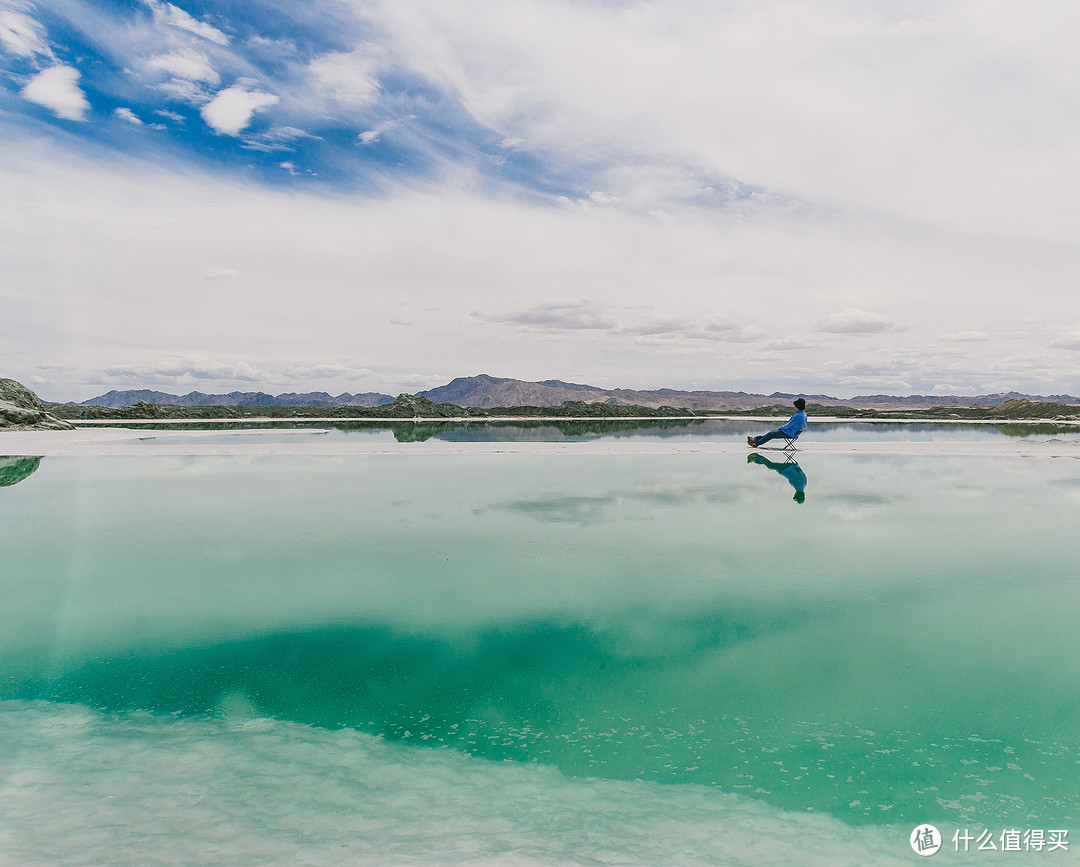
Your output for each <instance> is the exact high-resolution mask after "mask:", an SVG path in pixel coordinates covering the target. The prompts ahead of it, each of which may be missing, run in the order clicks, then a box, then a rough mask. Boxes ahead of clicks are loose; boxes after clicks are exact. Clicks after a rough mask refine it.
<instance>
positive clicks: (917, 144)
mask: <svg viewBox="0 0 1080 867" xmlns="http://www.w3.org/2000/svg"><path fill="white" fill-rule="evenodd" d="M355 8H358V9H361V10H363V14H364V15H370V16H372V17H373V18H374V20H375V22H376V24H377V26H379V27H380V28H382V30H383V31H384V32H385V33H386V34H387V38H386V44H387V45H388V46H392V50H393V55H394V56H395V57H396V58H400V59H401V62H402V63H404V64H407V65H408V66H409V67H410V68H411V69H412V70H413V71H415V72H416V73H417V74H419V75H422V76H423V77H424V78H426V79H427V80H428V81H430V82H431V83H432V84H433V85H434V86H435V87H437V88H439V89H440V90H441V91H442V92H443V93H444V94H446V95H447V96H448V97H449V98H451V99H453V100H454V101H455V102H458V103H460V104H461V105H462V106H463V107H464V109H465V110H467V111H468V112H469V113H470V114H471V115H472V117H473V118H474V119H475V120H476V121H477V122H478V123H480V124H482V125H483V126H485V127H487V128H489V129H490V130H492V131H493V132H494V133H495V134H497V135H499V136H500V138H503V139H509V140H524V141H528V142H529V143H530V149H531V150H533V151H535V152H536V153H537V154H539V155H541V156H542V157H543V158H544V159H545V160H546V161H548V162H549V163H550V164H552V165H554V166H555V167H557V168H560V169H565V170H567V171H573V170H574V169H577V168H579V167H582V166H595V165H612V164H623V165H628V166H655V167H664V166H679V167H683V168H685V169H687V170H690V171H691V172H692V173H694V174H697V175H699V176H702V177H721V178H734V179H737V180H738V181H739V182H741V183H743V184H746V185H749V186H751V187H754V188H757V189H759V190H762V191H767V192H771V193H780V194H782V195H783V196H785V197H786V198H788V199H789V200H797V201H802V202H807V203H814V204H815V205H819V206H825V207H829V208H840V209H845V210H849V211H851V212H855V213H865V214H876V215H880V214H885V215H888V216H890V217H893V218H896V219H897V220H899V221H904V222H914V223H919V224H924V225H927V226H931V227H950V228H953V229H960V230H968V231H973V232H979V233H1000V234H1005V235H1010V236H1015V237H1022V238H1052V239H1054V240H1055V241H1059V242H1063V243H1069V242H1070V240H1071V239H1072V238H1075V237H1076V235H1077V232H1078V231H1080V214H1078V212H1077V209H1076V207H1075V196H1074V195H1073V192H1072V190H1073V186H1072V185H1071V184H1069V183H1062V179H1063V178H1074V177H1076V176H1077V174H1078V173H1080V149H1078V148H1076V147H1075V146H1074V143H1075V141H1076V140H1077V138H1078V137H1080V116H1078V115H1077V114H1076V112H1075V110H1074V108H1075V105H1076V104H1077V101H1078V100H1080V53H1078V52H1076V50H1075V38H1074V37H1075V34H1074V33H1073V28H1071V27H1070V26H1063V25H1062V22H1063V21H1071V20H1072V15H1073V10H1072V6H1071V4H1070V3H1069V2H1067V0H1060V2H1049V3H1047V4H1044V5H1041V6H1040V7H1039V8H1038V10H1037V11H1035V10H1032V9H1031V8H1029V7H1027V6H1024V5H1018V4H1008V3H1002V2H993V3H990V4H989V6H988V5H987V4H985V3H978V2H963V0H950V2H943V3H937V4H917V5H915V6H906V5H898V4H896V3H878V4H869V5H867V4H852V3H850V2H847V0H826V2H822V3H816V4H812V5H809V6H807V5H800V4H791V3H787V2H773V3H749V4H747V3H742V4H739V3H736V4H728V3H713V4H709V3H694V4H678V6H677V8H673V7H672V6H671V5H670V4H666V3H660V2H641V3H634V4H624V3H579V2H574V0H521V2H516V3H513V4H502V5H498V4H491V3H490V2H486V0H462V2H460V3H453V4H447V3H445V2H441V0H415V2H410V3H392V2H383V3H376V4H367V3H365V4H363V5H360V4H356V7H355ZM598 70H601V71H602V74H600V73H599V72H598ZM632 192H633V191H632V190H622V191H620V193H621V194H622V196H623V198H624V199H626V200H629V199H632V198H633V196H632V195H631V193H632Z"/></svg>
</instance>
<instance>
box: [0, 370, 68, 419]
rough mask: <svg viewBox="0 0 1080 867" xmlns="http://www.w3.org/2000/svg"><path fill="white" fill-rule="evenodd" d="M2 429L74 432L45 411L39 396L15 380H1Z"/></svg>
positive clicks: (0, 411) (0, 409)
mask: <svg viewBox="0 0 1080 867" xmlns="http://www.w3.org/2000/svg"><path fill="white" fill-rule="evenodd" d="M0 428H16V429H21V430H72V426H71V425H70V424H68V423H67V422H66V421H61V420H60V419H58V418H57V417H56V416H54V415H51V414H50V413H48V412H46V411H45V407H44V406H43V405H42V403H41V401H40V400H38V396H37V395H36V394H34V392H32V391H31V390H30V389H28V388H27V387H26V386H25V385H23V384H22V383H20V382H16V381H15V380H14V379H3V378H0Z"/></svg>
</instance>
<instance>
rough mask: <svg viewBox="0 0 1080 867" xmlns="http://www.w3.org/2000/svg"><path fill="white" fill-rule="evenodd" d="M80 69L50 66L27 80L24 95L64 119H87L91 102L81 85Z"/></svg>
mask: <svg viewBox="0 0 1080 867" xmlns="http://www.w3.org/2000/svg"><path fill="white" fill-rule="evenodd" d="M79 77H80V76H79V71H78V70H77V69H75V68H74V67H71V66H62V65H61V66H50V67H49V68H48V69H45V70H42V71H41V72H39V73H38V74H37V75H35V76H34V77H33V78H31V79H30V81H29V82H27V84H26V87H24V88H23V90H22V95H23V97H24V98H25V99H28V100H30V102H36V103H37V104H38V105H43V106H45V108H47V109H49V111H51V112H52V113H53V114H55V115H56V116H57V117H60V118H63V119H64V120H86V112H87V111H89V110H90V103H89V102H88V101H87V99H86V95H85V94H84V93H83V92H82V89H81V88H80V87H79Z"/></svg>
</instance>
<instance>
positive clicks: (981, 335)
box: [942, 331, 993, 343]
mask: <svg viewBox="0 0 1080 867" xmlns="http://www.w3.org/2000/svg"><path fill="white" fill-rule="evenodd" d="M942 339H943V340H955V341H956V342H958V343H983V342H985V341H987V340H992V339H993V338H992V337H991V336H990V335H989V334H987V333H986V332H985V331H957V332H956V333H955V334H945V335H942Z"/></svg>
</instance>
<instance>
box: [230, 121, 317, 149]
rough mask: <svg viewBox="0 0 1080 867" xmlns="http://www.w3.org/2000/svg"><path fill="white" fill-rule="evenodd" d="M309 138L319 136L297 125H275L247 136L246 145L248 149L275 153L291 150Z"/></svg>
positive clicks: (245, 138)
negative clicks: (298, 127)
mask: <svg viewBox="0 0 1080 867" xmlns="http://www.w3.org/2000/svg"><path fill="white" fill-rule="evenodd" d="M307 138H318V136H315V135H312V134H311V133H309V132H306V131H305V130H302V129H297V128H296V127H295V126H273V127H271V128H270V129H268V130H266V131H265V132H262V133H259V134H258V135H252V136H245V137H244V147H245V148H247V149H248V150H253V151H261V152H262V153H273V152H275V151H291V150H295V149H296V145H297V144H298V143H299V142H300V141H302V140H303V139H307Z"/></svg>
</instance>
